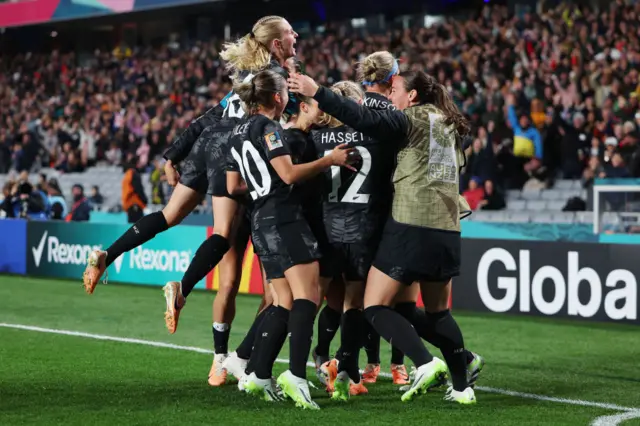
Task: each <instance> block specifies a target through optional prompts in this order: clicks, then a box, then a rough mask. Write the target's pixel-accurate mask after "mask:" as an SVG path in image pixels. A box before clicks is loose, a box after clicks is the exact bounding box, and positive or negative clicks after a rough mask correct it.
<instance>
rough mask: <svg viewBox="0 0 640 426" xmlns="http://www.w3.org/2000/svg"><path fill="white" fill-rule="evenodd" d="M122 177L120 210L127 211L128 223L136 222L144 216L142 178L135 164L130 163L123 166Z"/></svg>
mask: <svg viewBox="0 0 640 426" xmlns="http://www.w3.org/2000/svg"><path fill="white" fill-rule="evenodd" d="M124 170H125V173H124V178H123V179H122V210H124V211H125V212H127V218H128V222H129V223H136V222H137V221H138V220H140V219H142V217H143V216H144V209H145V208H146V207H147V202H148V201H147V196H146V195H145V194H144V188H143V187H142V180H141V179H140V174H139V173H138V171H137V170H136V168H135V166H134V165H133V164H131V163H129V164H126V165H125V167H124Z"/></svg>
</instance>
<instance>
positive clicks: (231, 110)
mask: <svg viewBox="0 0 640 426" xmlns="http://www.w3.org/2000/svg"><path fill="white" fill-rule="evenodd" d="M267 69H269V70H271V71H275V72H277V73H278V74H280V75H281V76H283V77H284V78H289V73H288V72H287V70H286V69H284V68H282V66H281V65H280V64H279V63H278V61H275V60H274V61H271V63H269V66H268V67H267ZM255 74H257V73H255ZM255 74H254V73H251V72H249V71H240V72H239V73H238V76H237V78H238V79H239V81H242V82H246V81H251V79H252V78H253V77H254V75H255ZM220 105H222V107H223V108H224V111H223V113H222V117H223V118H235V119H240V118H242V117H244V114H245V111H244V109H243V108H242V101H240V96H238V95H237V94H236V93H235V92H234V91H233V90H232V91H231V92H229V93H227V96H225V97H224V98H223V99H222V100H221V101H220Z"/></svg>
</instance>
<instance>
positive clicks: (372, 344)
mask: <svg viewBox="0 0 640 426" xmlns="http://www.w3.org/2000/svg"><path fill="white" fill-rule="evenodd" d="M362 337H363V338H364V343H363V346H364V351H365V352H366V353H367V364H380V335H379V334H378V332H377V331H376V329H375V328H373V326H372V325H371V324H370V323H369V321H366V322H365V324H364V333H363V336H362Z"/></svg>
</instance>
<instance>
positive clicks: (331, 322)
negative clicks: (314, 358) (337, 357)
mask: <svg viewBox="0 0 640 426" xmlns="http://www.w3.org/2000/svg"><path fill="white" fill-rule="evenodd" d="M341 316H342V314H341V313H340V312H338V311H336V310H335V309H332V308H330V307H329V305H326V306H325V307H324V308H323V309H322V310H321V311H320V315H318V344H317V345H316V355H318V356H320V357H323V358H328V357H329V347H330V346H331V341H332V340H333V338H334V337H335V335H336V333H337V332H338V328H339V327H340V317H341Z"/></svg>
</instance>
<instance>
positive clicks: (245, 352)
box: [236, 306, 271, 359]
mask: <svg viewBox="0 0 640 426" xmlns="http://www.w3.org/2000/svg"><path fill="white" fill-rule="evenodd" d="M270 309H271V306H267V307H266V308H265V309H263V310H262V312H260V313H259V314H258V315H256V318H255V319H254V320H253V323H252V324H251V327H250V328H249V331H247V334H246V335H245V336H244V339H242V342H240V344H239V345H238V348H237V349H236V355H238V358H242V359H249V358H250V357H251V351H252V350H253V342H254V341H255V340H256V333H257V332H258V328H260V324H261V323H262V321H263V320H264V317H265V316H266V315H267V312H269V311H270Z"/></svg>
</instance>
